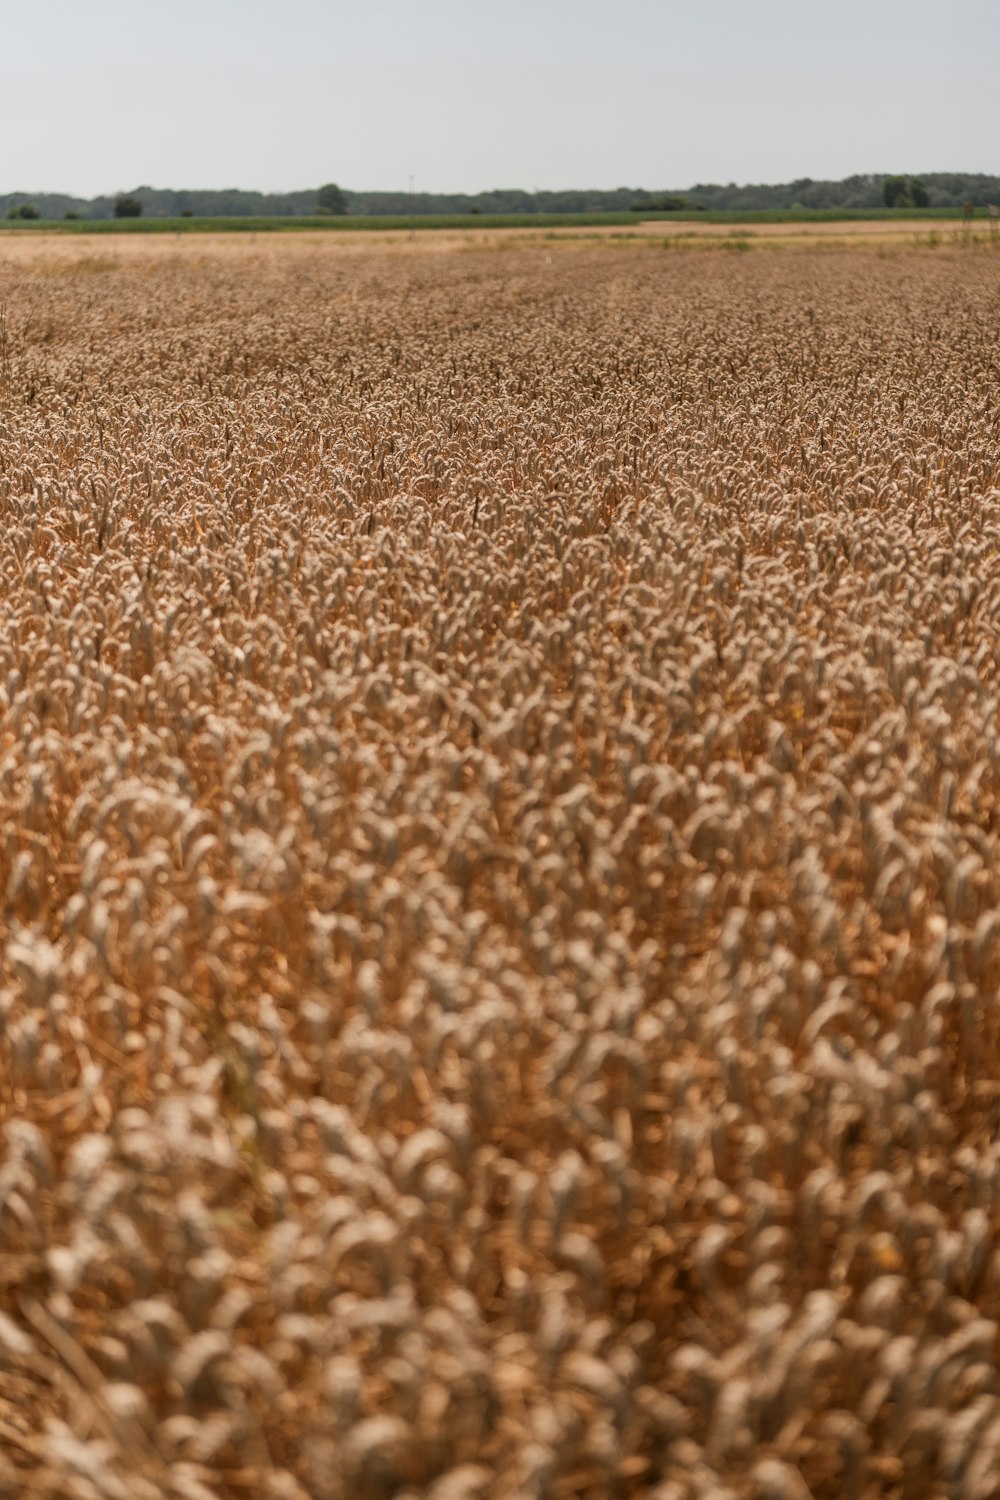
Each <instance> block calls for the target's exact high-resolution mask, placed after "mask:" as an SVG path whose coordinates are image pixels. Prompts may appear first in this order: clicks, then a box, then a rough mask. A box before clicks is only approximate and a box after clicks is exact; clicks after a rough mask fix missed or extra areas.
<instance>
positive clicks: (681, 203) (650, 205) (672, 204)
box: [631, 193, 688, 214]
mask: <svg viewBox="0 0 1000 1500" xmlns="http://www.w3.org/2000/svg"><path fill="white" fill-rule="evenodd" d="M687 206H688V201H687V199H686V198H685V196H684V194H683V193H654V194H652V195H651V196H650V197H648V198H640V200H639V202H638V203H633V204H632V205H631V210H632V212H633V213H634V214H641V213H646V212H647V211H648V212H649V213H653V214H668V213H673V212H675V211H676V210H677V209H681V208H687Z"/></svg>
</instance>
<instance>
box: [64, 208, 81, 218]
mask: <svg viewBox="0 0 1000 1500" xmlns="http://www.w3.org/2000/svg"><path fill="white" fill-rule="evenodd" d="M79 217H80V215H79V214H78V213H77V211H76V209H75V208H68V209H67V210H66V212H65V213H64V214H63V218H64V219H78V218H79Z"/></svg>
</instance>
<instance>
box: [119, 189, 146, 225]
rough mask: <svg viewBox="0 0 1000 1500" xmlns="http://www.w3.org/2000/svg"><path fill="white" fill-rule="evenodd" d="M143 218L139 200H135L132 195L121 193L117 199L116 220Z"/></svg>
mask: <svg viewBox="0 0 1000 1500" xmlns="http://www.w3.org/2000/svg"><path fill="white" fill-rule="evenodd" d="M141 217H142V204H141V203H140V202H139V200H138V198H133V196H132V194H131V193H119V194H118V197H117V198H116V199H115V218H116V219H139V218H141Z"/></svg>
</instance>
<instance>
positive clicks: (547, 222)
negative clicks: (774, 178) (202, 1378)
mask: <svg viewBox="0 0 1000 1500" xmlns="http://www.w3.org/2000/svg"><path fill="white" fill-rule="evenodd" d="M975 218H976V220H985V219H986V218H987V214H986V210H985V209H982V208H979V209H977V210H976V211H975ZM901 221H902V222H907V221H909V222H912V223H915V224H920V225H925V224H930V225H932V226H933V225H937V224H947V223H950V224H953V225H959V226H960V225H961V224H962V222H963V221H962V214H961V210H959V209H954V208H921V209H907V210H906V213H905V214H901V213H900V211H899V210H894V209H878V208H856V209H830V208H800V209H743V210H728V211H725V212H723V211H720V210H710V211H703V212H700V213H699V212H696V211H694V210H683V211H675V212H671V213H650V214H638V213H631V212H628V213H589V214H586V213H584V214H543V213H538V214H405V215H404V214H401V215H384V214H378V215H370V216H366V217H360V216H355V215H344V216H339V215H330V214H318V215H316V216H315V217H307V216H302V215H296V216H293V217H289V218H282V217H277V216H275V215H261V216H260V217H257V218H240V217H237V216H228V217H225V218H175V219H168V218H155V217H150V218H138V219H69V220H64V219H56V220H3V219H0V236H2V234H3V232H4V231H7V230H9V231H11V232H12V233H15V234H38V233H42V234H69V235H78V234H239V233H254V234H256V233H261V234H270V233H282V232H288V231H293V232H296V233H303V232H308V231H315V230H321V231H323V232H324V233H341V234H349V233H352V232H357V231H366V232H382V233H385V232H387V231H394V230H406V231H410V232H413V233H416V232H417V231H423V230H491V229H573V228H599V227H602V226H603V227H606V228H609V227H623V226H629V225H631V226H632V227H635V226H636V225H637V224H639V223H646V224H650V223H653V224H657V225H665V226H669V225H678V224H679V225H684V226H685V227H688V226H691V225H695V226H701V227H702V228H704V227H706V226H719V225H723V226H732V225H735V226H742V225H753V224H798V225H803V226H805V225H814V224H825V225H839V224H861V225H864V224H896V225H899V224H900V223H901Z"/></svg>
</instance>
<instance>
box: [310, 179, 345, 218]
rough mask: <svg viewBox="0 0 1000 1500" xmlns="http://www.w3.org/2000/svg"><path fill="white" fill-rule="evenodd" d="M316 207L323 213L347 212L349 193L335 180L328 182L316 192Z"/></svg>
mask: <svg viewBox="0 0 1000 1500" xmlns="http://www.w3.org/2000/svg"><path fill="white" fill-rule="evenodd" d="M316 208H317V210H318V211H319V212H320V213H321V214H346V212H347V194H346V193H345V192H344V190H343V188H339V187H338V186H337V184H336V183H335V182H326V183H324V184H323V186H322V187H321V188H319V190H318V191H317V193H316Z"/></svg>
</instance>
